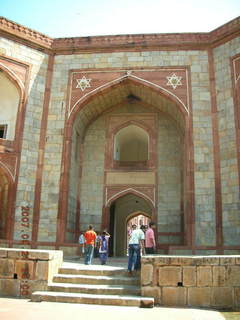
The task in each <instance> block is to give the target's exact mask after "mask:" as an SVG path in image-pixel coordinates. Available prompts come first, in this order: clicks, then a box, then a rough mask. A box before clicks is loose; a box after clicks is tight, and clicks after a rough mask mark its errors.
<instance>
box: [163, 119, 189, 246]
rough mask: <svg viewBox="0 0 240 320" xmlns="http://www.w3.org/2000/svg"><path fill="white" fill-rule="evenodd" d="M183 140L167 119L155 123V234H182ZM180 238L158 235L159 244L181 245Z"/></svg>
mask: <svg viewBox="0 0 240 320" xmlns="http://www.w3.org/2000/svg"><path fill="white" fill-rule="evenodd" d="M183 148H184V145H183V139H182V138H181V134H180V132H179V130H178V128H177V126H176V123H174V122H173V120H172V119H170V117H168V116H166V115H164V114H159V120H158V150H157V152H158V168H157V169H158V171H157V172H158V216H157V219H158V221H157V222H158V232H182V216H181V200H182V199H181V195H182V194H181V192H182V188H183V181H182V176H181V175H182V170H183ZM181 241H182V239H181V237H179V236H166V235H160V236H159V238H158V242H159V243H160V244H165V243H170V244H171V243H173V244H181V243H182V242H181Z"/></svg>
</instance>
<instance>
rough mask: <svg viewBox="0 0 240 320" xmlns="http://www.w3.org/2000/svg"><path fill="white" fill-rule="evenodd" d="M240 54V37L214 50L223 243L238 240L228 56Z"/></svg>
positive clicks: (239, 219) (238, 203)
mask: <svg viewBox="0 0 240 320" xmlns="http://www.w3.org/2000/svg"><path fill="white" fill-rule="evenodd" d="M238 53H240V38H236V39H234V40H232V41H230V42H227V43H225V44H224V45H221V46H219V47H218V48H216V49H215V50H214V63H215V76H216V93H217V96H216V98H217V111H218V120H219V123H218V130H219V137H220V167H221V187H222V190H221V192H222V216H223V236H224V245H226V246H229V245H236V244H239V243H240V215H239V210H240V201H239V182H238V167H237V147H236V129H235V120H234V104H233V96H232V85H233V83H232V74H231V67H230V58H231V57H233V56H235V55H236V54H238Z"/></svg>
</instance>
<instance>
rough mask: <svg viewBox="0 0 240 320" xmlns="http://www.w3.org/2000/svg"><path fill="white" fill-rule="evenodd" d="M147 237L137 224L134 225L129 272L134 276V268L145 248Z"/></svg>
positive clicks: (130, 241) (130, 243) (129, 253)
mask: <svg viewBox="0 0 240 320" xmlns="http://www.w3.org/2000/svg"><path fill="white" fill-rule="evenodd" d="M144 239H145V235H144V232H143V231H142V230H141V229H137V226H136V225H135V224H133V225H132V233H131V236H130V239H129V243H128V272H129V275H132V271H133V268H134V267H135V265H136V260H137V254H138V252H139V250H140V249H141V248H143V247H144Z"/></svg>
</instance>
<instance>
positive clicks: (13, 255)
mask: <svg viewBox="0 0 240 320" xmlns="http://www.w3.org/2000/svg"><path fill="white" fill-rule="evenodd" d="M7 256H8V258H9V259H21V258H22V254H21V251H20V250H17V249H15V250H13V249H9V250H8V253H7Z"/></svg>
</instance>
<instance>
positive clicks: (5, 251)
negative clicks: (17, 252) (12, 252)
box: [0, 249, 7, 258]
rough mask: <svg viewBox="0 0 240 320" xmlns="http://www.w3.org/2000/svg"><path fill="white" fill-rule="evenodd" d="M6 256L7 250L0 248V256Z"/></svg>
mask: <svg viewBox="0 0 240 320" xmlns="http://www.w3.org/2000/svg"><path fill="white" fill-rule="evenodd" d="M6 257H7V250H5V249H0V258H6Z"/></svg>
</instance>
